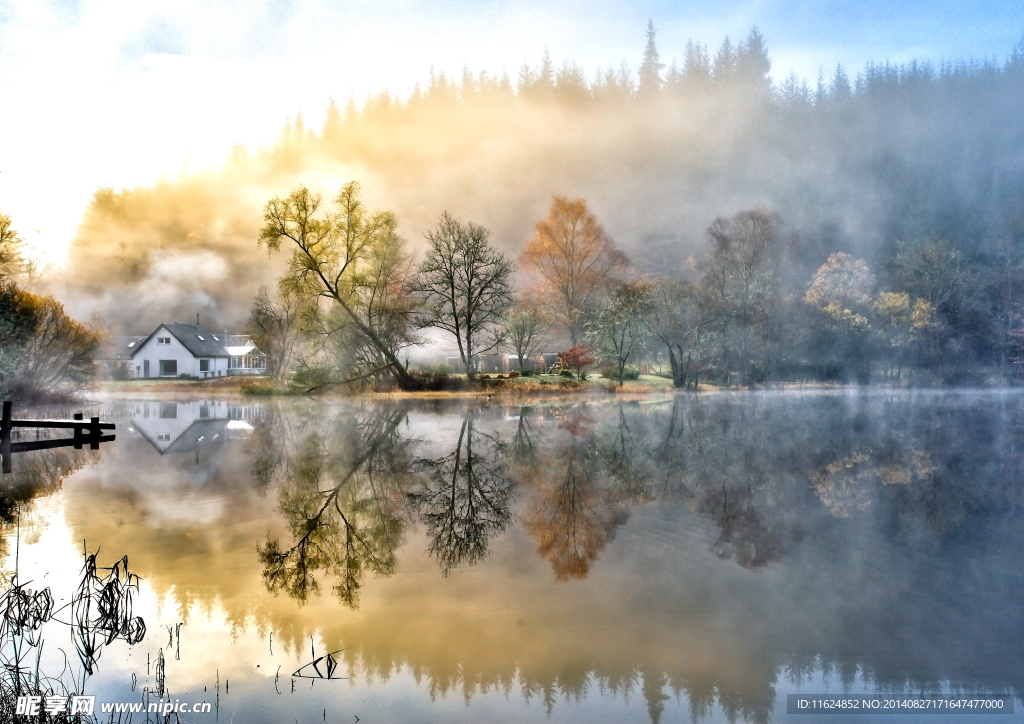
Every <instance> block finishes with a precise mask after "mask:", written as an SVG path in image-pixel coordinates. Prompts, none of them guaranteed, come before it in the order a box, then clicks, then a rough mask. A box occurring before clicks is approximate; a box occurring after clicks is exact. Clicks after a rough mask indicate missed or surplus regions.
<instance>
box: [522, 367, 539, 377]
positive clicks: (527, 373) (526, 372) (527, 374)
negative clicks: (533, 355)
mask: <svg viewBox="0 0 1024 724" xmlns="http://www.w3.org/2000/svg"><path fill="white" fill-rule="evenodd" d="M535 374H536V373H535V372H534V371H533V367H526V368H525V369H523V377H533V376H534V375H535Z"/></svg>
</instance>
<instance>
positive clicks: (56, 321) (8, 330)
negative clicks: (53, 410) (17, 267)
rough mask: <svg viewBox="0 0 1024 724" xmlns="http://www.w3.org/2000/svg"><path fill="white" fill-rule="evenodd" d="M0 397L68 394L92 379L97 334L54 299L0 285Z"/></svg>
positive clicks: (11, 285)
mask: <svg viewBox="0 0 1024 724" xmlns="http://www.w3.org/2000/svg"><path fill="white" fill-rule="evenodd" d="M0 332H2V333H3V336H2V339H3V342H2V344H0V396H3V397H5V398H10V397H15V398H32V397H37V396H51V395H56V396H67V395H70V394H72V393H74V392H76V391H78V390H81V389H83V388H84V387H86V386H87V385H88V384H89V383H90V382H91V381H92V379H93V378H94V377H95V374H96V369H95V365H94V359H95V356H96V352H97V350H98V349H99V345H100V335H99V334H98V333H96V332H94V331H93V330H91V329H89V328H88V327H86V326H85V325H82V324H79V323H78V322H76V321H75V320H73V319H71V318H70V317H68V316H67V314H65V312H64V307H63V305H61V303H60V302H58V301H57V300H56V299H54V298H53V297H44V296H40V295H38V294H32V293H30V292H26V291H23V290H20V289H18V288H17V287H16V286H15V285H14V284H12V283H10V282H6V283H0Z"/></svg>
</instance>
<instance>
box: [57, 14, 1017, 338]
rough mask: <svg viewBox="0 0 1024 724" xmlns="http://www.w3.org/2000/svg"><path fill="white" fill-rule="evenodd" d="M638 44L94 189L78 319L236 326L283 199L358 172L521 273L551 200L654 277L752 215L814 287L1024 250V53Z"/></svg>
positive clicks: (136, 328) (72, 279)
mask: <svg viewBox="0 0 1024 724" xmlns="http://www.w3.org/2000/svg"><path fill="white" fill-rule="evenodd" d="M638 51H639V52H638V59H640V58H641V57H642V58H643V60H642V62H640V63H638V64H637V67H638V70H636V71H632V70H630V69H629V68H628V67H627V66H626V65H624V64H622V65H619V64H615V65H609V66H607V67H606V68H601V69H596V70H594V71H590V72H585V71H584V70H582V69H580V68H579V67H578V66H576V65H575V64H574V63H573V62H572V61H571V60H570V61H565V62H562V63H561V64H560V65H559V64H557V63H556V62H552V61H551V60H550V59H549V58H548V57H547V56H545V57H544V58H543V59H542V60H541V61H540V62H538V63H536V64H534V66H533V67H526V66H524V67H523V68H521V69H520V70H519V72H518V74H517V75H516V77H514V78H509V77H494V76H490V75H487V74H483V73H481V74H477V73H474V72H472V71H470V70H468V69H467V70H466V71H465V72H464V73H463V76H462V77H461V78H458V79H451V78H447V77H445V76H444V75H443V74H434V73H431V74H430V75H429V77H428V78H426V79H425V81H424V83H423V84H422V85H421V86H418V87H417V88H416V89H415V90H414V92H413V93H412V94H411V95H410V96H409V97H408V98H404V99H396V98H393V97H391V96H389V95H388V94H386V93H383V94H381V95H379V96H376V97H372V98H370V99H369V100H368V101H367V102H366V103H365V104H364V105H363V106H361V107H357V106H355V105H354V104H352V103H351V102H350V103H349V104H348V105H347V107H344V108H340V107H337V106H334V105H333V104H332V106H331V107H330V108H328V109H327V113H326V121H325V122H324V123H323V125H322V126H321V127H319V128H310V127H308V126H307V125H306V124H305V123H304V122H303V120H302V119H301V118H296V119H295V120H294V121H293V122H291V123H289V124H288V126H287V127H286V128H284V129H283V130H282V132H281V134H280V136H279V137H278V139H277V140H276V141H275V142H274V143H273V144H272V145H271V146H270V147H269V148H262V149H248V150H247V149H242V148H238V149H236V151H235V153H234V154H233V155H232V157H231V158H230V159H229V161H228V162H227V163H226V164H225V165H224V166H223V167H222V168H219V169H212V170H208V171H205V172H203V173H195V174H191V175H187V176H183V177H181V178H179V179H175V180H162V181H160V182H158V183H156V184H154V185H152V186H146V187H139V188H134V189H124V190H113V189H101V190H99V191H97V193H96V195H95V197H94V199H93V201H92V203H91V205H90V208H89V209H88V211H87V213H86V214H85V216H84V218H83V219H82V222H81V224H80V226H79V229H78V232H77V235H76V237H75V239H74V241H73V242H72V246H71V249H70V253H69V262H68V271H69V273H68V279H69V282H68V302H69V311H71V313H72V314H74V315H75V316H77V317H78V318H83V319H84V318H88V317H89V316H90V315H93V314H99V315H100V316H101V317H102V318H103V320H104V321H105V323H106V324H108V325H111V326H112V328H113V329H115V330H116V331H118V332H122V333H139V334H141V333H148V332H149V331H151V330H152V328H153V327H154V326H155V325H156V324H157V323H159V322H161V321H176V320H180V321H186V320H190V319H193V318H194V316H195V314H197V313H199V314H201V315H202V318H203V320H204V323H209V324H210V325H211V326H218V327H221V326H223V327H227V328H230V329H232V330H237V329H239V328H240V327H241V326H243V325H244V322H245V319H246V317H247V316H248V310H249V305H250V302H251V299H252V297H253V295H254V293H255V291H256V290H257V288H258V287H259V286H260V285H269V284H273V280H274V279H275V277H276V276H277V274H278V272H279V266H278V265H279V264H280V263H281V261H280V260H277V261H275V260H273V259H271V258H268V256H267V255H266V253H265V251H260V250H258V249H257V245H256V239H257V237H258V234H259V229H260V228H261V226H262V209H263V207H264V206H265V204H266V203H267V201H269V200H270V199H271V198H272V197H273V196H275V195H284V194H287V193H288V192H289V191H291V190H292V189H293V188H295V187H296V186H298V185H299V184H305V185H307V186H308V187H310V188H311V189H313V190H315V191H318V192H320V193H323V194H324V197H325V199H329V198H331V197H332V196H333V195H334V194H335V193H336V192H337V191H338V189H339V188H340V186H341V185H342V184H343V183H345V182H346V181H349V180H352V179H357V180H359V181H360V182H361V184H362V189H363V199H364V201H365V202H366V204H367V206H368V207H369V208H371V209H381V210H390V211H394V212H395V213H396V214H397V215H398V218H399V220H400V227H399V231H400V233H401V234H402V235H403V236H404V237H405V238H406V239H408V241H409V242H410V248H412V249H413V250H418V249H421V248H422V246H423V232H424V230H426V229H428V228H430V227H431V226H432V225H434V224H435V223H436V222H437V219H438V217H439V216H440V214H441V213H442V212H443V211H449V212H450V213H452V214H453V215H455V216H458V217H461V218H464V219H467V220H472V221H475V222H477V223H479V224H482V225H484V226H485V227H487V228H489V229H490V230H491V231H492V232H493V234H492V240H493V242H494V243H495V244H496V245H497V246H498V247H499V248H501V249H503V250H504V251H506V252H507V253H509V254H511V255H513V256H514V255H517V254H518V253H519V251H520V250H521V248H522V246H523V244H524V243H525V242H526V241H527V240H528V239H529V238H530V237H531V235H532V233H533V227H534V224H536V223H537V222H538V221H539V220H541V219H542V218H543V217H544V216H545V214H546V212H547V209H548V207H549V206H550V203H551V198H552V196H553V195H555V194H559V195H566V196H569V197H583V198H585V199H586V200H587V202H588V204H589V206H590V209H591V210H592V211H593V212H594V213H595V214H596V216H597V217H598V219H599V220H600V222H601V223H602V224H603V225H604V226H605V228H606V229H607V230H608V232H609V233H610V234H611V235H612V237H613V238H614V239H615V241H616V243H617V244H618V246H619V247H620V248H622V249H623V250H625V251H626V252H627V253H628V254H629V255H630V257H631V258H632V260H633V263H634V266H635V268H636V269H637V270H639V271H643V272H648V273H654V274H657V275H660V276H686V275H687V274H690V273H692V268H693V262H694V260H700V259H701V258H702V257H703V255H704V254H705V244H706V237H705V230H706V229H707V227H708V225H709V224H710V223H711V222H712V221H713V220H714V219H715V218H716V217H718V216H729V215H732V214H734V213H736V212H739V211H743V210H746V209H751V208H758V207H760V208H766V209H770V210H773V211H776V212H777V213H778V214H779V215H780V217H781V219H782V221H783V222H784V224H785V225H786V229H787V233H789V234H790V235H791V237H792V239H793V240H794V242H795V244H796V246H795V248H796V249H797V250H798V253H797V254H795V255H794V256H793V257H792V263H793V264H794V265H795V267H797V268H796V269H794V270H793V272H794V273H795V274H796V275H797V276H802V277H804V278H806V279H809V278H810V276H811V275H812V274H813V273H814V270H816V269H817V268H818V267H819V266H820V265H821V264H822V263H823V262H824V261H825V259H826V258H827V257H828V255H829V254H830V253H831V252H834V251H845V252H848V253H851V254H853V255H855V256H857V257H859V258H863V259H866V260H867V261H868V263H869V265H871V267H872V268H873V269H876V270H878V269H884V267H885V264H886V260H887V255H888V254H889V253H890V252H891V250H892V248H893V246H894V244H895V243H896V242H897V241H899V240H914V239H918V238H920V237H921V236H923V235H926V234H933V235H936V236H938V237H941V238H943V239H945V240H947V241H948V242H949V243H951V244H952V245H954V246H955V247H957V248H959V249H961V250H962V251H964V252H965V253H966V255H967V256H968V258H970V259H971V260H972V261H980V262H984V260H985V259H986V258H988V257H990V256H991V249H992V248H993V246H994V245H995V244H997V243H998V242H1000V241H1002V240H1006V239H1007V238H1010V239H1019V238H1020V237H1021V236H1022V235H1024V208H1022V201H1021V199H1022V198H1024V195H1022V191H1024V144H1022V143H1021V139H1022V134H1024V120H1022V119H1024V41H1022V43H1021V44H1019V45H1018V46H1017V48H1016V49H1015V50H1014V51H1013V52H1012V54H1010V55H1009V56H1008V58H1007V59H1006V61H1005V62H996V61H985V62H974V61H965V62H957V63H948V64H944V65H942V66H941V67H939V68H935V67H932V66H930V65H929V64H927V63H925V64H918V63H911V64H909V65H907V66H900V67H894V66H890V65H887V64H886V65H869V66H868V67H866V68H864V69H862V70H860V71H859V72H856V73H854V72H847V71H844V70H843V69H842V68H837V69H836V70H835V71H834V72H831V73H825V74H823V76H822V77H821V78H820V79H819V80H818V81H817V82H816V83H813V84H808V83H807V82H806V81H803V80H801V79H798V78H796V77H794V76H790V77H789V78H785V79H778V78H775V79H773V78H772V77H771V76H770V59H769V56H768V53H767V50H766V49H765V45H764V44H763V39H761V36H760V35H758V34H757V33H756V32H753V33H752V34H751V35H750V36H749V37H748V38H747V39H746V40H745V41H744V42H742V43H739V44H730V45H729V46H726V45H725V44H723V45H722V46H721V47H719V48H718V49H717V51H716V49H715V48H711V49H710V50H709V49H708V48H707V47H705V46H702V45H700V44H699V43H695V44H691V45H690V46H689V47H688V48H661V49H659V48H656V47H655V46H654V45H653V44H649V45H648V46H647V51H646V53H643V54H642V51H643V49H642V48H638ZM659 51H660V57H661V58H662V59H667V58H672V57H677V58H681V59H683V60H682V61H681V62H680V64H679V65H676V64H675V63H674V62H673V63H672V64H671V65H669V64H667V63H664V62H661V61H660V60H659V57H658V52H659ZM879 283H880V285H883V286H884V284H885V278H884V274H883V275H882V276H881V278H880V280H879Z"/></svg>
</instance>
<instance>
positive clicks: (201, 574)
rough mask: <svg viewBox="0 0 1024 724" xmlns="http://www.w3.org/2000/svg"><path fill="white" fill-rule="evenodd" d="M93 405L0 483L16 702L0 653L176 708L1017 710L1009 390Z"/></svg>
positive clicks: (1016, 402) (99, 689)
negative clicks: (90, 428)
mask: <svg viewBox="0 0 1024 724" xmlns="http://www.w3.org/2000/svg"><path fill="white" fill-rule="evenodd" d="M95 410H99V414H101V415H102V416H103V418H104V419H109V420H112V421H115V422H116V423H117V424H118V429H117V441H116V442H114V443H112V444H105V445H104V446H103V449H102V450H101V451H99V452H97V453H92V452H89V451H73V450H64V451H48V452H41V453H29V454H24V455H20V456H16V460H15V473H14V474H11V475H7V476H5V477H4V479H3V481H2V484H3V485H2V488H0V490H2V500H0V513H2V516H3V520H4V521H5V523H4V529H3V531H4V540H3V542H2V543H0V545H2V550H0V552H2V554H3V566H4V568H5V570H6V571H7V573H6V574H5V580H6V581H10V580H11V575H12V574H14V573H15V570H16V571H17V581H16V583H17V585H20V586H22V588H20V589H17V591H21V598H20V599H18V600H21V601H22V602H25V601H27V602H29V603H31V602H32V601H35V602H36V603H37V604H38V603H39V602H40V601H42V599H40V598H38V597H37V598H33V596H36V595H37V594H35V593H26V592H37V591H40V590H42V589H45V588H49V589H50V591H51V595H52V598H53V599H54V605H53V607H52V608H53V610H54V611H55V613H53V615H52V616H50V617H49V618H47V617H46V616H42V614H40V616H41V618H42V619H46V621H45V622H42V620H40V621H36V622H33V620H31V615H29V614H26V613H25V611H27V610H29V609H30V608H31V606H29V607H28V608H26V607H25V606H22V607H21V608H17V607H14V608H17V610H18V611H20V612H21V613H20V614H19V615H20V617H21V618H20V619H19V618H17V617H16V616H14V614H12V613H11V612H12V611H13V610H14V608H12V606H11V605H7V608H6V610H7V614H6V615H7V618H6V619H5V621H6V623H5V624H4V625H5V628H4V631H3V637H4V638H3V639H2V641H0V644H2V649H0V650H2V652H3V656H4V663H5V666H6V672H7V673H5V674H2V676H5V677H6V679H5V680H4V683H3V692H2V693H3V695H4V696H5V697H7V698H10V695H11V692H12V691H13V690H14V688H15V683H13V682H14V679H15V675H14V673H13V670H14V669H16V668H17V667H16V666H13V664H12V662H15V661H17V662H20V666H21V667H22V669H24V671H23V674H22V678H23V680H24V679H25V677H26V676H27V677H28V678H31V676H34V675H35V671H36V670H37V669H38V671H39V676H40V681H41V686H42V688H43V689H47V690H51V691H54V692H57V693H69V692H81V691H84V692H85V693H87V694H94V695H96V696H97V699H98V701H99V702H151V701H157V700H158V699H160V698H161V697H162V700H163V701H167V700H170V701H172V702H174V701H180V702H187V703H194V702H209V703H210V704H211V705H212V711H211V712H210V713H208V714H191V713H190V714H179V719H180V721H182V722H192V721H196V722H207V721H209V722H213V721H224V722H232V721H233V722H237V723H239V724H246V723H250V722H253V723H260V722H268V723H274V724H277V723H279V722H291V721H296V722H300V723H304V722H309V723H312V722H323V721H328V722H352V723H354V722H356V718H357V717H358V720H359V722H361V723H366V724H374V723H376V722H460V721H464V722H496V721H502V722H526V721H550V722H634V721H635V722H689V721H693V720H696V721H699V722H720V721H729V722H732V721H752V722H769V721H782V722H788V721H793V722H810V721H814V720H815V717H813V716H793V715H788V714H787V713H786V695H787V694H795V693H805V694H806V693H836V694H842V693H846V692H852V693H861V692H865V693H876V692H882V693H893V692H900V693H912V694H921V693H925V694H947V693H951V692H966V693H968V694H971V695H975V694H1010V695H1013V696H1015V697H1017V698H1018V699H1017V701H1016V711H1017V713H1016V714H1014V715H1002V716H997V717H996V718H995V719H993V718H992V717H976V720H978V721H990V722H999V721H1003V722H1006V721H1021V720H1022V719H1024V715H1022V713H1021V712H1022V706H1021V702H1020V700H1019V697H1020V696H1021V695H1022V693H1024V643H1022V642H1024V565H1022V564H1024V493H1022V487H1021V483H1022V480H1024V476H1022V473H1024V469H1022V468H1024V394H1021V393H1019V392H999V391H985V392H977V393H967V392H943V393H936V392H890V391H860V392H837V393H821V392H815V393H806V394H803V393H736V394H718V395H709V396H704V397H693V396H685V395H684V396H678V397H675V398H671V397H668V398H665V399H663V400H657V401H653V402H649V403H635V402H634V403H629V402H625V403H623V402H619V401H611V400H608V401H605V400H591V401H587V402H581V401H577V400H569V401H552V402H544V403H541V404H536V405H533V406H529V407H521V406H502V405H497V404H493V403H481V402H475V401H474V402H465V401H459V402H456V403H452V402H445V403H442V402H425V401H416V402H407V403H398V402H380V403H373V402H369V401H348V400H319V401H285V402H278V401H272V402H259V403H252V402H249V401H244V400H225V399H219V400H200V399H195V400H187V399H177V400H170V399H167V400H161V399H149V400H132V399H116V400H109V401H107V402H104V403H103V404H102V405H99V406H93V407H90V408H87V413H88V412H92V413H93V414H95V412H94V411H95ZM69 411H70V410H67V411H58V412H64V413H66V412H69ZM32 412H35V411H32ZM50 412H52V411H50ZM25 416H29V415H28V413H25ZM32 416H34V415H32ZM86 553H89V554H93V553H95V554H96V562H97V566H98V569H97V571H96V573H95V577H94V578H92V579H89V581H90V582H88V585H85V584H82V583H81V581H82V578H83V573H82V571H83V560H85V554H86ZM123 556H127V572H126V571H125V569H124V566H125V563H124V561H123V560H122V557H123ZM118 561H121V563H120V564H119V565H118V567H117V570H115V571H113V573H111V572H110V571H106V570H104V569H106V568H110V567H113V566H114V565H115V563H117V562H118ZM129 574H130V575H129ZM134 576H137V577H138V579H136V578H134ZM83 585H84V586H85V587H83ZM88 586H92V589H89V588H88ZM136 586H137V588H136ZM104 587H105V588H104ZM8 588H10V585H8ZM88 590H92V591H94V593H95V592H97V591H100V592H102V591H103V590H106V591H107V592H108V593H109V594H110V595H109V597H108V598H109V600H107V599H104V600H107V604H104V605H107V609H103V610H104V611H106V613H105V614H103V615H101V613H102V611H100V608H94V609H92V613H87V614H86V615H84V617H83V615H79V614H76V613H75V612H76V611H78V612H79V613H80V612H81V610H82V601H83V600H84V599H83V595H85V594H84V593H83V591H84V592H85V593H88ZM14 598H15V596H14V595H13V594H12V592H11V591H10V590H9V591H8V594H7V598H6V599H5V600H6V601H7V602H8V604H9V603H10V601H12V600H14ZM100 598H101V597H99V596H98V594H97V595H96V596H94V598H93V599H90V600H94V601H97V602H99V601H100ZM110 601H114V603H113V604H111V603H110ZM43 603H45V601H43ZM67 604H75V605H71V606H67V607H66V608H61V607H63V606H66V605H67ZM97 605H98V604H97ZM76 606H77V608H76ZM111 606H113V608H111ZM43 608H45V606H44V607H43ZM37 609H38V606H37ZM97 612H99V613H97ZM108 614H109V615H108ZM26 616H28V618H26ZM76 616H77V618H76ZM104 616H106V618H104ZM12 617H13V618H12ZM137 619H141V622H139V621H137ZM83 622H84V623H83ZM140 623H142V624H144V627H145V635H144V637H143V638H142V639H141V641H137V640H136V639H137V638H138V635H139V633H140V631H139V625H140ZM133 627H134V628H133ZM12 666H13V668H12ZM29 670H31V674H27V673H25V672H27V671H29ZM109 716H110V715H107V714H102V715H101V714H100V713H99V711H98V709H97V718H99V719H101V720H103V721H106V720H107V719H108V717H109ZM823 718H824V719H825V720H826V721H832V722H843V721H860V722H866V723H871V724H877V723H878V722H885V721H912V722H919V723H921V724H924V723H925V722H929V721H936V720H937V721H946V722H952V721H964V720H966V719H967V718H966V717H963V716H939V717H935V716H926V715H925V716H923V715H909V716H903V717H887V716H883V715H870V716H858V717H836V716H829V717H823ZM145 719H146V715H145V714H136V715H134V717H133V718H132V721H135V722H138V721H143V720H145ZM120 720H121V721H127V720H128V719H127V715H121V719H120ZM149 720H150V721H157V720H158V719H157V717H156V716H155V715H150V717H149ZM817 720H821V718H819V719H817ZM114 721H118V718H117V716H116V715H115V717H114ZM159 721H164V719H163V718H160V719H159ZM169 721H177V720H176V719H174V717H173V715H172V716H171V717H170V719H169Z"/></svg>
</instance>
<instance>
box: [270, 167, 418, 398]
mask: <svg viewBox="0 0 1024 724" xmlns="http://www.w3.org/2000/svg"><path fill="white" fill-rule="evenodd" d="M320 206H321V197H320V195H319V194H314V193H311V192H310V191H309V189H307V188H306V187H305V186H300V187H299V188H297V189H296V190H295V191H293V192H292V193H291V194H290V195H289V196H288V197H287V198H286V199H281V198H278V197H275V198H273V199H271V201H270V202H269V203H268V204H267V206H266V208H265V210H264V213H263V219H264V222H265V225H264V227H263V230H262V231H261V232H260V237H259V244H261V245H262V244H266V245H267V248H268V249H269V250H270V251H277V250H279V249H280V248H281V241H282V239H286V240H289V241H291V242H292V243H293V245H294V246H293V248H292V253H291V256H290V257H289V261H288V271H287V273H286V274H285V276H284V278H283V279H282V280H281V285H282V288H283V289H287V290H290V291H292V292H294V293H296V294H298V295H299V296H300V297H303V298H306V299H323V300H327V301H328V302H329V303H330V304H333V305H336V306H337V308H338V309H339V310H340V314H339V315H338V316H337V319H338V320H342V321H344V323H345V328H342V327H337V326H328V327H326V328H325V331H327V332H335V331H341V332H345V333H347V338H348V340H349V342H348V344H347V347H348V348H349V351H351V352H352V353H353V355H352V356H353V359H354V360H355V361H356V364H357V365H358V362H359V361H362V362H363V363H364V364H370V365H376V366H374V367H371V368H369V369H367V368H365V367H362V366H361V365H359V366H358V367H357V369H355V370H353V376H352V377H351V378H350V379H354V378H356V377H365V376H371V375H376V374H379V373H381V372H384V371H387V372H388V373H389V374H390V375H391V376H392V377H393V379H394V380H395V381H396V382H397V383H398V384H399V385H400V386H402V387H406V388H408V387H410V386H412V384H413V381H412V378H411V377H410V375H409V373H408V371H407V370H406V368H405V365H403V364H402V362H401V361H400V360H399V359H398V350H399V349H401V347H402V346H403V345H404V344H407V343H408V342H409V338H408V336H407V333H408V320H407V312H408V311H409V309H408V306H407V304H406V301H407V300H406V299H404V298H403V289H404V281H405V279H404V276H403V275H404V272H405V270H407V269H408V265H407V255H405V254H404V251H403V244H404V242H403V240H402V238H401V237H400V236H398V234H397V233H396V231H395V230H396V228H397V226H398V219H397V218H396V217H395V215H394V214H392V213H391V212H388V211H379V212H376V213H370V212H369V211H367V209H366V207H365V206H364V205H363V203H362V202H361V201H360V200H359V184H358V183H357V182H355V181H351V182H349V183H347V184H345V186H343V187H342V189H341V192H340V193H339V194H338V196H337V197H336V198H335V200H334V210H333V211H327V212H321V211H320Z"/></svg>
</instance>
